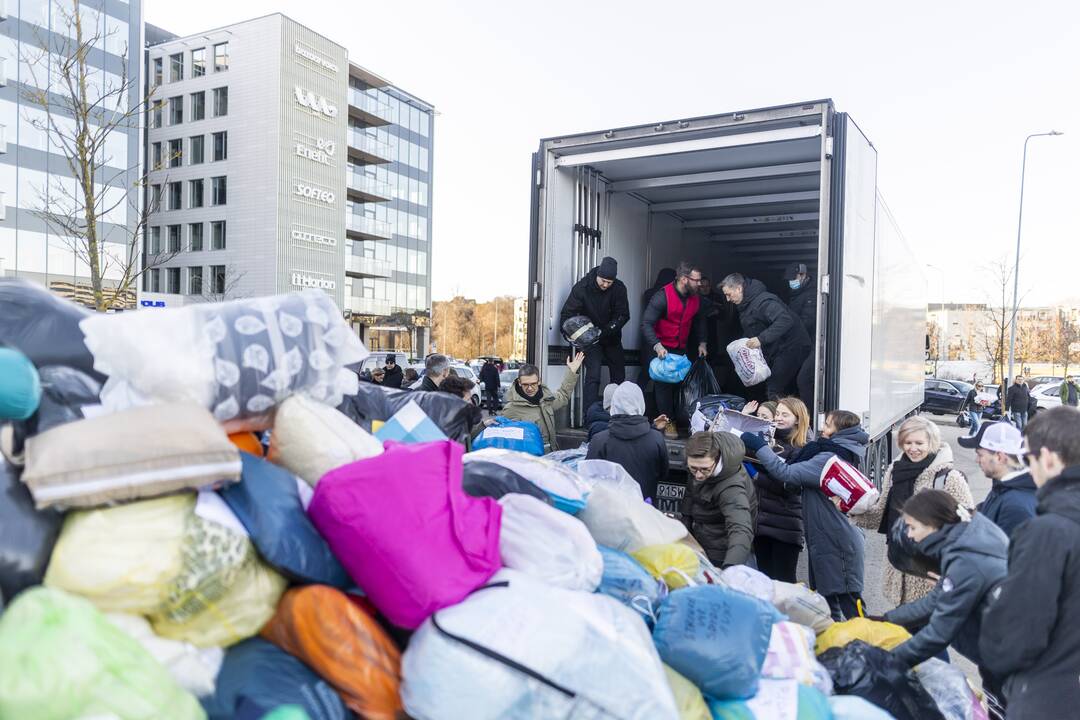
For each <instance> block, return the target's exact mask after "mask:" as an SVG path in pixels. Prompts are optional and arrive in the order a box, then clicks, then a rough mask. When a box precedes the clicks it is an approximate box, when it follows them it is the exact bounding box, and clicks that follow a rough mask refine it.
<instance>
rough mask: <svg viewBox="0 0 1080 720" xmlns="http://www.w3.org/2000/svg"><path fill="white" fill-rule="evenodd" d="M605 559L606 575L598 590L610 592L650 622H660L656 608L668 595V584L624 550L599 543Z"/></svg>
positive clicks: (650, 624)
mask: <svg viewBox="0 0 1080 720" xmlns="http://www.w3.org/2000/svg"><path fill="white" fill-rule="evenodd" d="M597 547H598V548H599V549H600V556H601V557H603V559H604V575H603V577H602V578H601V580H600V587H598V588H597V589H596V591H597V592H599V593H603V594H604V595H610V596H611V597H613V598H615V599H616V600H618V601H619V602H621V603H622V604H623V605H626V606H628V607H629V608H630V609H631V610H634V611H636V612H639V613H641V615H642V617H644V618H645V622H646V624H648V625H649V627H652V626H653V624H654V623H655V622H656V611H657V609H658V608H659V606H660V602H661V601H662V600H663V599H664V598H665V597H666V596H667V593H668V589H667V585H665V584H664V582H663V581H662V580H657V579H656V578H654V577H653V576H652V575H651V574H650V573H649V571H648V570H646V569H645V568H643V567H642V566H641V563H639V562H638V561H637V560H635V559H634V558H632V557H630V556H629V555H628V554H626V553H624V552H623V551H622V550H613V549H612V548H609V547H604V546H603V545H598V546H597Z"/></svg>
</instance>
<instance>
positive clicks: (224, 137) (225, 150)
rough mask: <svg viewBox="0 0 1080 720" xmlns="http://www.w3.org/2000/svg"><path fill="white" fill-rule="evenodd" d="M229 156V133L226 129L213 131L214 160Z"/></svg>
mask: <svg viewBox="0 0 1080 720" xmlns="http://www.w3.org/2000/svg"><path fill="white" fill-rule="evenodd" d="M228 157H229V134H228V132H226V131H222V132H216V133H214V162H217V161H218V160H225V159H227V158H228Z"/></svg>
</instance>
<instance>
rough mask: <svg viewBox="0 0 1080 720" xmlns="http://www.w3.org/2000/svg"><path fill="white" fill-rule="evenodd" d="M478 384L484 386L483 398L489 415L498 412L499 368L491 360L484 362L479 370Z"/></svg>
mask: <svg viewBox="0 0 1080 720" xmlns="http://www.w3.org/2000/svg"><path fill="white" fill-rule="evenodd" d="M480 382H481V383H482V384H483V385H484V396H485V397H486V398H487V409H488V412H489V413H492V414H495V413H497V412H499V386H500V384H501V383H500V381H499V368H498V367H496V366H495V361H494V360H492V359H491V358H487V359H486V360H484V366H483V367H481V368H480Z"/></svg>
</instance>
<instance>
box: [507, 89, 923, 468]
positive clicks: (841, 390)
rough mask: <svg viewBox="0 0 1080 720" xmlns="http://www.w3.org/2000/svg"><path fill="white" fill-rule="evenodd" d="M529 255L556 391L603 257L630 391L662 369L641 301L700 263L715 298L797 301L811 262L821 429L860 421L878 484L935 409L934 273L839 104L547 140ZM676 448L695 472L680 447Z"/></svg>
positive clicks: (532, 340) (537, 318) (535, 352)
mask: <svg viewBox="0 0 1080 720" xmlns="http://www.w3.org/2000/svg"><path fill="white" fill-rule="evenodd" d="M530 251H531V252H530V263H529V297H528V302H529V309H528V317H529V337H528V357H529V358H530V360H531V361H532V362H535V363H537V364H538V365H539V366H540V368H541V371H542V373H543V378H544V382H545V383H546V384H547V385H548V386H550V387H555V386H556V385H558V383H559V382H560V380H561V379H562V377H563V373H564V372H566V369H565V364H564V363H565V360H566V357H567V353H568V351H569V348H568V346H567V345H566V343H565V341H564V340H563V338H562V336H561V334H560V328H559V312H560V309H561V307H562V303H563V301H564V300H565V298H566V296H567V293H568V292H569V291H570V288H571V286H572V285H573V284H574V282H575V281H577V280H578V279H579V278H580V277H582V276H583V275H584V274H585V273H586V272H588V271H589V269H591V268H592V267H593V266H595V265H596V264H597V263H598V262H599V260H600V258H601V257H603V256H604V255H611V256H613V257H615V258H616V259H617V260H618V262H619V279H621V280H622V281H623V282H624V283H626V286H627V291H628V296H629V299H630V310H631V321H630V323H628V324H627V325H626V327H625V328H624V329H623V337H622V341H623V347H624V348H626V350H627V360H628V363H627V364H628V368H627V371H628V375H630V376H631V377H633V376H634V373H635V372H640V371H643V368H641V367H640V365H639V364H638V363H639V362H641V361H642V360H646V361H647V359H648V358H649V354H648V348H644V349H643V348H641V347H640V346H641V340H640V333H639V324H640V321H641V316H642V312H643V308H642V307H641V296H642V293H643V292H644V291H645V290H646V289H647V288H649V287H650V286H651V285H652V283H653V279H654V278H655V277H656V274H657V271H658V270H659V269H661V268H665V267H675V265H676V264H677V263H678V261H679V260H680V259H688V260H691V261H694V262H695V263H697V264H699V265H700V266H701V267H703V268H705V269H706V270H707V272H708V274H709V275H710V276H711V277H712V278H714V282H715V283H717V284H718V283H719V280H720V279H721V278H722V277H723V276H724V275H726V274H728V273H730V272H741V273H743V274H745V275H747V276H750V277H755V278H758V279H760V280H762V281H763V282H765V284H766V285H767V286H768V287H769V289H770V290H772V291H773V292H775V293H777V294H778V295H779V296H780V297H781V298H783V299H785V300H786V298H787V288H786V283H785V282H784V281H783V277H782V270H783V268H784V266H785V265H787V264H789V263H792V262H801V263H805V264H806V265H807V266H808V269H809V271H810V272H811V273H812V274H815V275H816V277H817V289H818V293H817V294H818V298H817V303H818V323H817V332H816V337H815V338H813V340H814V351H813V352H814V357H815V370H816V388H815V401H814V407H813V408H812V409H811V414H812V415H813V416H814V419H815V421H816V424H817V425H818V426H820V424H821V421H822V418H823V414H824V413H825V412H826V411H827V410H831V409H834V408H843V409H845V410H851V411H854V412H856V413H858V414H859V415H861V416H862V418H863V422H864V426H865V427H866V429H867V430H868V431H869V433H870V436H871V438H872V439H873V444H872V446H871V449H870V452H869V453H868V459H869V462H868V468H867V469H868V470H869V472H870V473H871V475H872V476H875V477H880V474H879V473H880V470H881V469H882V468H883V467H884V465H885V464H886V463H888V462H889V460H890V457H891V452H892V449H891V445H892V442H891V439H892V438H891V433H892V431H893V429H894V428H895V427H896V426H897V424H898V423H899V422H901V421H902V420H903V419H904V418H905V417H907V416H908V415H910V414H912V413H914V412H916V411H917V410H918V408H919V405H920V404H921V403H922V401H923V361H924V357H925V355H924V352H925V336H926V330H925V327H926V281H925V278H924V276H923V271H922V263H921V262H920V261H919V259H918V258H917V257H916V256H915V255H914V253H913V252H912V251H911V249H910V248H909V246H908V245H907V243H906V241H905V240H904V237H903V235H902V234H901V233H900V230H899V228H898V226H897V224H896V221H895V220H894V218H893V217H892V215H891V213H890V212H889V210H888V208H887V206H886V205H885V202H884V201H883V200H882V197H881V194H880V193H879V192H878V188H877V150H876V149H875V148H874V146H873V144H871V143H870V141H869V140H867V138H866V136H865V135H863V133H862V131H861V130H860V129H859V127H858V126H857V125H856V124H855V122H854V121H853V120H852V119H851V117H850V116H848V115H847V114H845V113H841V112H838V111H837V110H836V108H835V107H834V106H833V103H832V101H831V100H821V101H815V102H807V103H799V104H793V105H784V106H780V107H772V108H765V109H761V110H750V111H743V112H734V113H726V114H723V115H711V116H708V117H700V118H690V119H682V120H673V121H663V122H657V123H652V124H649V125H639V126H635V127H626V128H616V129H609V130H601V131H599V132H593V133H583V134H577V135H567V136H561V137H552V138H548V139H546V140H542V141H541V142H540V149H539V150H538V151H537V152H536V154H535V155H534V156H533V167H532V213H531V233H530ZM605 372H606V371H605ZM578 394H579V395H580V393H578ZM581 412H582V409H581V407H580V401H578V402H577V403H575V404H572V405H571V410H570V412H568V413H566V414H565V416H564V417H563V418H562V419H561V425H562V426H564V430H563V432H564V433H565V439H566V441H567V442H566V443H564V447H567V446H574V445H576V444H577V443H576V441H577V440H579V439H581V438H582V436H583V434H582V432H581V431H580V430H578V429H576V426H578V425H580V421H581ZM669 447H670V450H671V453H672V462H673V465H674V466H676V467H678V466H680V465H682V464H683V463H684V459H683V458H682V456H681V452H682V443H678V442H673V443H670V444H669Z"/></svg>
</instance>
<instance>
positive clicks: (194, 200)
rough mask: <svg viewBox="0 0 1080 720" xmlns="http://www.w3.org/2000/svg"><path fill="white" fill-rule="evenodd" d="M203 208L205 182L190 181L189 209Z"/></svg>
mask: <svg viewBox="0 0 1080 720" xmlns="http://www.w3.org/2000/svg"><path fill="white" fill-rule="evenodd" d="M202 206H203V181H202V179H201V178H200V179H199V180H189V181H188V207H192V208H201V207H202Z"/></svg>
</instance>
